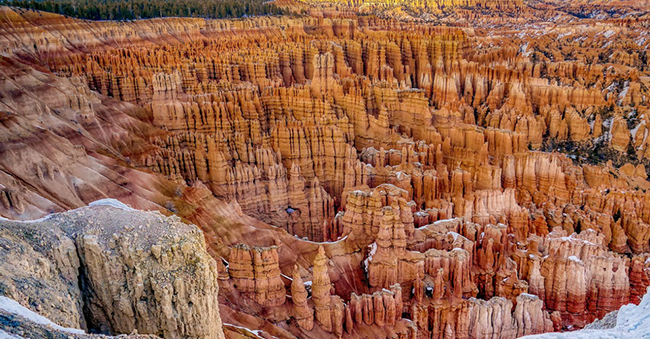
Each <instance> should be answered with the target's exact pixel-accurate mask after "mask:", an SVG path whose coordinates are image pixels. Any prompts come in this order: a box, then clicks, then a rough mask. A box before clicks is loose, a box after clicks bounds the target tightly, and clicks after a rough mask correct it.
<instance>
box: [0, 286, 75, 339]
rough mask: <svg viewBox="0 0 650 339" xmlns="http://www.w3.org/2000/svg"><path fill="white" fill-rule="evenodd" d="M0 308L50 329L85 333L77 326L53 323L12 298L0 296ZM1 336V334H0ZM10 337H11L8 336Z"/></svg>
mask: <svg viewBox="0 0 650 339" xmlns="http://www.w3.org/2000/svg"><path fill="white" fill-rule="evenodd" d="M0 309H2V310H3V311H5V312H8V313H12V314H15V315H18V316H21V317H23V318H25V319H27V320H29V321H31V322H34V323H37V324H40V325H44V326H47V327H51V328H52V329H55V330H58V331H63V332H68V333H73V334H86V332H84V331H83V330H80V329H77V328H69V327H62V326H59V325H57V324H55V323H53V322H52V321H51V320H50V319H47V318H45V317H44V316H42V315H40V314H37V313H35V312H33V311H32V310H30V309H28V308H26V307H23V306H22V305H21V304H19V303H17V302H16V301H14V300H13V299H9V298H7V297H3V296H0ZM0 338H1V336H0ZM9 338H12V337H9Z"/></svg>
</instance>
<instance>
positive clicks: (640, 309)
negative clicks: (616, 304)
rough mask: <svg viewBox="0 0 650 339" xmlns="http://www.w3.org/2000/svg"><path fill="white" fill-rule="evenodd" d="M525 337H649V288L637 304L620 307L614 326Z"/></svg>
mask: <svg viewBox="0 0 650 339" xmlns="http://www.w3.org/2000/svg"><path fill="white" fill-rule="evenodd" d="M522 338H526V339H596V338H598V339H642V338H650V289H648V291H646V295H645V296H644V297H643V300H641V303H640V304H639V306H636V305H634V304H629V305H625V306H623V307H621V309H620V310H619V311H618V316H617V317H616V326H615V327H614V328H609V329H603V330H591V329H590V330H580V331H574V332H565V333H546V334H538V335H530V336H525V337H522Z"/></svg>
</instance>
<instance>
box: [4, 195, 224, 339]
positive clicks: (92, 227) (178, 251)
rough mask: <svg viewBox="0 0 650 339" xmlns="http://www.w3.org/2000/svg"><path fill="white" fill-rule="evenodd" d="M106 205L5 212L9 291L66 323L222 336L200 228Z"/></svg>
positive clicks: (92, 328)
mask: <svg viewBox="0 0 650 339" xmlns="http://www.w3.org/2000/svg"><path fill="white" fill-rule="evenodd" d="M105 204H106V206H105V205H104V204H103V203H97V204H94V206H92V207H87V208H81V209H76V210H73V211H70V212H66V213H62V214H54V215H51V216H48V217H46V218H44V219H40V220H35V221H30V222H13V221H9V220H6V219H3V220H1V221H0V225H1V226H0V227H1V232H2V238H3V239H4V242H3V243H4V246H3V250H2V262H3V263H4V264H3V265H2V267H1V268H0V270H2V281H1V284H2V287H3V288H2V293H3V294H4V295H5V296H7V297H9V298H12V299H14V300H16V301H18V302H19V303H21V304H23V305H24V306H25V307H28V308H29V309H31V310H32V311H34V312H38V313H39V314H41V315H43V316H46V317H48V318H50V319H52V321H54V322H56V323H57V324H59V325H62V326H66V327H74V328H80V329H83V330H86V331H92V332H100V333H102V332H103V333H114V334H119V333H126V334H128V333H131V332H133V331H137V332H138V333H143V334H153V335H160V336H162V337H165V338H224V335H223V330H222V326H221V319H220V316H219V303H218V300H217V297H218V285H217V267H216V264H215V262H214V260H213V259H212V258H211V257H210V256H209V255H208V254H207V252H206V251H205V242H204V240H203V234H202V233H201V232H200V230H199V229H198V228H197V227H195V226H189V225H186V224H183V223H181V222H180V221H179V220H178V218H177V217H172V218H167V217H164V216H163V215H161V214H159V213H152V212H148V213H147V212H140V211H135V210H131V209H126V208H124V207H123V206H124V205H120V203H117V202H116V201H114V200H107V201H106V203H105Z"/></svg>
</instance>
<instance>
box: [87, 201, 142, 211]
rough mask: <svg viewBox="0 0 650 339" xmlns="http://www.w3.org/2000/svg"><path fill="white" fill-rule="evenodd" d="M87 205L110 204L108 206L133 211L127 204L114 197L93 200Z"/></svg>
mask: <svg viewBox="0 0 650 339" xmlns="http://www.w3.org/2000/svg"><path fill="white" fill-rule="evenodd" d="M88 206H110V207H115V208H119V209H121V210H124V211H135V210H134V209H133V208H131V207H130V206H128V205H127V204H125V203H123V202H121V201H119V200H115V199H101V200H97V201H93V202H91V203H90V204H88Z"/></svg>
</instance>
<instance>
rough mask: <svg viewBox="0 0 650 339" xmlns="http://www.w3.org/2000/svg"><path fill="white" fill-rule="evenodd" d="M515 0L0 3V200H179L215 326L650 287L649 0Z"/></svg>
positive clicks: (576, 309) (559, 306) (503, 306)
mask: <svg viewBox="0 0 650 339" xmlns="http://www.w3.org/2000/svg"><path fill="white" fill-rule="evenodd" d="M527 4H528V5H527V6H528V7H529V8H528V9H526V10H520V12H521V15H519V16H517V18H514V17H508V16H495V17H490V16H489V14H481V13H483V12H481V11H475V12H471V11H470V12H467V11H466V10H465V9H463V8H462V7H461V8H457V9H455V10H454V11H452V12H451V14H449V15H450V16H447V17H446V18H447V19H445V18H441V19H436V20H439V21H438V22H437V23H436V22H434V23H436V24H432V23H422V22H419V21H405V20H397V19H396V17H395V16H392V15H381V16H380V17H378V16H374V15H370V14H368V13H361V14H363V15H361V14H359V13H358V12H356V11H355V10H351V9H349V8H347V7H345V6H326V5H319V6H315V5H314V6H311V5H309V6H308V5H306V4H304V3H296V2H291V1H285V2H284V3H282V5H284V6H288V7H289V8H294V9H299V10H302V9H305V11H304V12H305V13H307V15H302V16H293V17H260V18H248V19H245V20H203V19H182V18H169V19H153V20H141V21H133V22H88V21H81V20H73V19H69V18H63V17H60V16H56V15H51V14H48V13H40V12H33V11H24V10H14V9H11V8H7V7H4V8H2V9H1V12H2V15H0V49H1V51H2V53H3V56H2V57H1V59H0V61H1V62H0V75H1V76H0V107H1V109H2V111H1V112H0V121H1V122H2V124H0V187H1V193H0V200H1V201H2V204H0V215H2V216H4V217H6V218H10V219H33V218H38V217H41V216H43V215H46V214H48V213H50V212H59V211H63V210H67V209H72V208H78V207H81V206H84V205H86V204H88V203H90V202H92V201H94V200H97V199H101V198H106V197H112V198H115V199H118V200H120V201H122V202H125V203H127V204H129V205H131V206H133V207H134V208H138V209H145V210H158V211H161V212H163V213H165V214H172V213H174V214H176V215H178V216H180V217H182V218H184V219H186V220H187V221H190V222H192V223H195V224H197V225H198V226H199V227H200V228H201V229H202V230H203V232H204V234H205V241H206V246H207V250H208V252H209V253H210V254H211V255H212V256H213V258H215V259H216V262H217V270H218V271H219V276H218V284H219V287H220V294H219V304H220V311H221V312H220V314H221V317H222V318H223V319H224V322H225V323H226V324H225V325H224V331H225V336H226V337H229V338H236V337H239V336H260V337H269V336H274V337H282V338H295V337H299V338H305V337H309V338H327V337H346V338H363V337H369V336H373V337H378V338H383V337H391V338H395V337H397V338H407V337H408V338H438V337H446V338H482V337H486V336H489V337H494V338H512V337H518V336H523V335H528V334H537V333H542V332H549V331H563V330H569V329H575V328H581V327H583V326H585V325H586V324H588V323H590V322H592V321H593V320H595V319H597V318H600V317H602V316H604V315H605V314H607V313H609V312H611V311H614V310H617V309H619V308H620V307H621V306H622V305H625V304H628V303H639V302H640V300H641V298H640V297H641V296H642V295H643V294H644V293H645V291H646V287H647V286H648V285H650V262H649V261H648V260H647V259H648V257H650V231H649V229H650V226H648V225H649V224H650V214H649V213H648V210H649V209H648V204H650V195H649V194H650V193H648V191H647V190H648V188H650V183H649V182H648V181H647V170H646V169H647V168H648V165H649V164H650V163H649V161H650V150H649V149H648V145H650V140H649V139H648V129H647V128H646V126H647V124H648V118H649V117H650V115H649V114H647V113H648V108H647V107H648V97H649V96H648V87H647V83H648V82H647V80H648V79H649V78H648V69H647V62H646V61H647V56H646V47H647V45H648V43H650V41H648V40H647V39H646V38H647V36H648V34H649V33H648V29H647V28H648V25H647V18H645V17H644V14H643V13H637V14H634V15H631V16H627V17H618V16H616V15H611V16H608V17H604V18H600V17H598V18H596V17H594V18H578V17H575V16H572V15H571V14H568V13H567V12H562V11H561V10H560V9H553V10H547V8H546V9H545V8H543V6H542V4H537V5H539V6H542V7H539V8H537V7H531V6H533V4H532V2H529V3H527ZM537 5H535V6H537ZM546 5H547V6H551V5H552V3H551V2H549V3H547V4H546ZM596 5H598V6H600V4H592V3H587V4H586V5H585V6H596ZM339 7H340V8H339ZM587 8H591V7H587ZM617 8H619V7H617ZM620 8H624V6H623V7H620ZM385 10H390V9H385ZM584 10H585V11H586V10H587V9H584ZM621 10H623V9H621ZM486 11H487V12H486V13H489V12H490V10H486ZM518 11H519V9H518ZM581 13H582V12H581ZM612 13H613V12H612ZM616 13H618V12H616ZM454 18H455V19H458V20H455V19H454ZM454 20H455V23H454V22H452V21H454ZM444 22H447V23H453V24H454V25H438V24H440V23H444ZM468 23H471V24H472V28H468V27H465V26H466V24H468ZM12 274H19V272H17V273H12ZM129 279H130V278H129ZM127 280H128V279H127ZM61 286H65V285H61ZM102 293H103V292H102ZM102 295H104V296H105V294H98V295H97V296H96V297H94V298H93V300H97V303H103V304H102V305H104V304H106V305H108V304H109V303H108V302H106V301H105V299H102V298H104V297H102ZM75 300H76V299H75ZM195 304H196V303H195ZM55 305H56V304H55ZM70 305H72V304H70ZM102 307H108V306H102ZM110 307H112V308H110V310H114V309H115V310H118V311H119V310H120V309H121V307H122V306H121V304H120V305H112V306H110ZM126 308H128V307H126ZM131 308H133V309H137V308H134V307H131ZM65 309H66V310H74V309H75V308H73V307H72V306H70V307H66V308H65ZM146 310H147V312H154V313H156V314H158V311H152V310H156V309H155V308H153V309H152V308H151V307H146ZM183 312H184V311H183ZM113 313H114V312H113ZM113 313H111V314H113ZM118 313H119V312H118ZM181 313H182V312H181ZM73 314H76V313H73ZM111 317H113V316H104V317H103V318H102V317H99V316H98V318H99V319H95V320H92V321H91V324H93V326H95V325H94V324H104V326H105V327H106V328H110V329H112V328H113V327H111V326H117V325H116V324H118V323H122V322H123V321H122V320H118V319H112V318H111ZM149 317H153V315H149ZM183 317H184V316H183ZM84 319H85V318H84ZM143 319H145V318H143ZM53 320H56V321H59V320H57V319H53ZM81 320H82V319H79V320H78V322H79V326H83V325H82V323H81ZM84 321H86V320H84ZM124 321H126V320H124ZM125 323H127V324H128V322H125ZM136 325H137V324H136ZM143 326H144V325H143ZM146 326H152V330H151V331H150V332H151V333H154V332H155V333H159V331H163V332H164V331H168V332H169V333H172V332H173V331H174V330H173V329H172V328H163V327H164V326H162V325H161V324H157V323H156V321H147V322H146ZM136 327H137V326H136ZM154 330H155V331H154ZM185 330H186V331H189V329H185ZM178 331H180V330H178ZM196 331H201V329H200V327H197V328H196ZM141 333H144V332H141ZM179 333H183V332H179Z"/></svg>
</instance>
